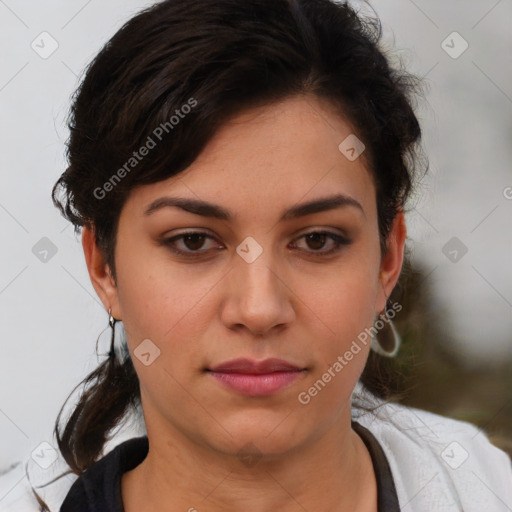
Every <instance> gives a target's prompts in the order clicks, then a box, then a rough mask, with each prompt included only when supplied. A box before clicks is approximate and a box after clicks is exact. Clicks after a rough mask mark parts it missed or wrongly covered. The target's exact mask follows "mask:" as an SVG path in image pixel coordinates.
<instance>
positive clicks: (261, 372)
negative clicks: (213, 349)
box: [207, 358, 306, 397]
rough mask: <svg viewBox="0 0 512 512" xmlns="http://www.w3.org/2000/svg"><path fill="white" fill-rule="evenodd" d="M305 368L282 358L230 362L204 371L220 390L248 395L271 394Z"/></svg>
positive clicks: (299, 375) (289, 382)
mask: <svg viewBox="0 0 512 512" xmlns="http://www.w3.org/2000/svg"><path fill="white" fill-rule="evenodd" d="M305 370H306V369H305V368H299V367H298V366H295V365H294V364H291V363H289V362H287V361H283V360H282V359H275V358H271V359H265V360H264V361H252V360H250V359H233V360H232V361H227V362H225V363H221V364H219V365H217V366H214V367H213V368H208V369H207V371H208V372H209V373H210V375H211V376H212V377H214V379H215V380H216V381H217V382H219V383H220V384H221V385H222V386H223V387H224V388H226V389H229V390H231V391H235V392H237V393H240V394H243V395H248V396H254V397H256V396H260V397H261V396H266V395H272V394H275V393H277V392H278V391H281V390H282V389H284V388H286V387H288V386H289V385H291V384H292V383H293V382H294V381H296V380H297V379H298V378H299V377H301V376H302V375H303V374H304V372H305Z"/></svg>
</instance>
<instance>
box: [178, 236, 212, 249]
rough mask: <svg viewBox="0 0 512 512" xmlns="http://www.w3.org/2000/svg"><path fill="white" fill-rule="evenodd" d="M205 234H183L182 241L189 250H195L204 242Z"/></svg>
mask: <svg viewBox="0 0 512 512" xmlns="http://www.w3.org/2000/svg"><path fill="white" fill-rule="evenodd" d="M205 238H206V237H205V236H204V235H203V234H201V233H193V234H192V235H185V236H183V243H184V244H185V246H186V247H187V249H190V250H191V251H197V250H198V249H201V247H202V246H203V244H204V241H205Z"/></svg>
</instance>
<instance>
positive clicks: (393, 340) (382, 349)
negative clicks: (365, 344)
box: [370, 308, 402, 357]
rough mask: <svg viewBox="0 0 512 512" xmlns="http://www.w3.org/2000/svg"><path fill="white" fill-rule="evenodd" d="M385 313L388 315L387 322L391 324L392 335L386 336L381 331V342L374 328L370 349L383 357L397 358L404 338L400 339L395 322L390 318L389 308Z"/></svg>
mask: <svg viewBox="0 0 512 512" xmlns="http://www.w3.org/2000/svg"><path fill="white" fill-rule="evenodd" d="M384 311H385V314H386V320H385V322H386V323H387V324H389V327H390V330H391V335H389V334H385V333H384V332H382V330H381V332H380V334H379V335H380V336H381V339H380V340H379V339H378V338H377V336H376V335H375V334H374V331H376V329H375V327H374V328H373V329H372V336H371V338H372V340H371V345H370V348H371V350H373V351H374V352H375V353H376V354H379V355H381V356H383V357H395V356H396V355H397V354H398V349H399V348H400V345H401V344H402V338H401V337H400V334H398V331H397V330H396V327H395V324H394V323H393V320H391V318H389V316H388V312H387V308H386V309H385V310H384ZM382 321H383V322H384V320H382Z"/></svg>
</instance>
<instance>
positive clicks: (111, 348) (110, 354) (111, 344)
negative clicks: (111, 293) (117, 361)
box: [108, 308, 117, 360]
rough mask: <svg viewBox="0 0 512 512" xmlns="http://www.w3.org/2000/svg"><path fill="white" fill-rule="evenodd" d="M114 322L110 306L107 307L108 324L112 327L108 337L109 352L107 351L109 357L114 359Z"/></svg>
mask: <svg viewBox="0 0 512 512" xmlns="http://www.w3.org/2000/svg"><path fill="white" fill-rule="evenodd" d="M116 322H117V320H116V319H115V318H114V317H113V316H112V308H108V324H109V325H110V328H111V329H112V335H111V338H110V352H109V353H108V357H109V359H112V360H113V359H114V358H115V357H116V353H115V351H114V341H115V337H116Z"/></svg>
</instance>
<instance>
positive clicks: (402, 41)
mask: <svg viewBox="0 0 512 512" xmlns="http://www.w3.org/2000/svg"><path fill="white" fill-rule="evenodd" d="M151 3H152V2H144V1H141V0H138V1H137V0H109V1H108V2H101V3H100V2H97V1H92V0H89V1H87V0H68V1H66V2H64V1H63V0H59V1H57V0H49V1H46V2H44V3H42V2H35V1H26V2H20V1H18V0H1V1H0V46H1V47H2V48H4V51H3V52H2V66H1V68H0V109H1V119H2V124H1V134H0V144H1V151H0V172H1V184H2V186H1V187H0V229H1V232H2V251H1V265H0V314H1V322H0V348H1V353H2V356H1V357H0V382H1V386H0V432H1V433H2V435H1V436H0V470H2V469H5V468H7V467H8V466H9V464H10V463H11V462H12V461H16V460H21V459H23V458H25V457H26V456H28V455H29V454H30V453H31V452H32V450H34V449H35V447H36V446H38V445H39V444H40V443H41V441H44V440H47V441H48V442H50V443H52V440H53V437H52V431H53V426H54V422H55V419H56V416H57V414H58V412H59V410H60V408H61V406H62V404H63V403H64V401H65V399H66V398H67V396H68V394H69V393H70V392H71V390H72V389H73V388H74V386H76V385H77V384H78V383H79V382H80V381H81V380H82V379H83V378H84V377H85V376H86V375H87V374H88V373H89V372H90V371H92V369H94V368H95V367H96V366H97V364H98V359H97V356H96V353H95V344H96V340H97V339H98V336H99V337H100V339H99V352H100V353H105V352H106V351H107V347H108V332H107V330H106V327H107V320H108V319H107V314H106V312H105V310H104V308H103V305H102V304H101V302H100V301H99V299H98V298H97V296H96V294H95V292H94V290H93V288H92V285H91V283H90V280H89V277H88V274H87V270H86V266H85V261H84V258H83V252H82V248H81V245H80V238H79V237H78V236H76V235H75V234H74V232H73V228H72V227H71V225H69V224H68V223H67V221H65V220H64V219H63V218H62V217H61V216H60V214H59V213H58V211H57V210H56V209H55V208H54V206H53V204H52V202H51V199H50V192H51V188H52V186H53V184H54V183H55V181H56V180H57V178H58V177H59V175H60V174H61V173H62V172H63V171H64V170H65V167H66V164H65V159H64V142H65V140H66V139H67V136H68V132H67V128H66V124H65V122H66V115H67V109H68V108H69V102H70V97H71V94H72V93H73V91H74V90H75V88H76V87H77V85H78V79H79V76H80V73H81V72H82V70H83V69H84V67H85V66H86V65H87V64H88V63H89V62H90V60H91V59H92V58H93V57H94V55H95V54H96V53H97V52H98V50H99V49H100V48H101V46H102V45H103V44H104V43H105V42H106V41H107V40H108V39H109V38H110V37H111V36H112V35H113V34H114V33H115V32H116V30H117V29H118V28H119V27H120V26H121V25H122V24H123V23H124V22H125V21H126V20H127V19H128V18H130V17H131V16H133V14H135V13H136V12H137V11H138V10H140V9H142V8H144V7H145V6H147V5H150V4H151ZM352 3H353V5H354V6H356V7H357V8H360V9H362V10H363V11H365V12H370V11H369V10H368V7H367V6H365V5H364V3H363V2H357V1H354V2H352ZM372 6H373V8H374V9H375V11H376V12H377V13H378V15H379V16H380V18H381V21H382V24H383V28H384V41H383V46H384V48H385V49H386V51H388V52H389V55H390V57H391V58H392V59H399V60H401V61H402V62H403V63H404V64H405V65H406V67H407V68H408V69H409V71H412V72H413V73H415V74H417V75H418V76H420V77H423V79H424V82H425V84H426V86H427V89H426V93H425V98H424V99H421V98H420V99H419V103H418V107H417V111H418V114H419V117H420V121H421V123H422V126H423V130H424V150H425V153H426V154H427V156H428V158H429V161H430V169H429V173H428V175H427V177H426V178H425V179H424V180H423V181H422V183H421V184H420V186H419V187H418V189H417V192H416V196H415V198H414V199H413V201H412V202H411V204H410V207H409V211H408V213H407V223H408V232H409V240H408V253H409V263H408V266H407V268H406V269H405V270H404V273H403V276H402V278H401V280H400V286H399V287H398V288H397V289H396V290H395V292H394V293H393V296H392V297H391V298H392V299H394V300H398V301H399V302H400V303H401V304H403V306H404V309H403V310H402V312H401V313H400V314H399V315H398V316H397V317H396V318H395V324H396V326H397V328H398V330H399V331H400V333H401V335H402V338H403V340H404V343H403V346H402V349H401V351H400V354H399V356H398V357H397V358H396V359H395V360H386V361H384V362H383V364H384V366H385V368H386V369H387V370H388V371H389V372H390V375H391V376H392V380H391V381H390V383H391V387H392V388H393V389H394V390H396V391H397V392H400V393H401V397H400V401H402V402H403V403H407V404H409V405H413V406H415V407H419V408H423V409H427V410H430V411H433V412H437V413H440V414H443V415H446V416H451V417H453V418H457V419H463V420H466V421H471V422H472V423H474V424H476V425H478V426H480V427H481V428H482V429H484V430H485V432H487V433H488V435H489V436H490V437H491V440H492V441H493V442H494V443H495V444H497V445H498V446H500V447H501V448H502V449H505V450H507V451H508V452H509V453H512V442H511V438H512V258H511V255H512V140H511V135H512V83H511V82H512V80H511V79H512V30H511V27H512V3H511V2H510V1H506V0H500V1H496V0H458V1H455V0H449V1H447V0H428V1H427V0H415V1H412V0H386V1H385V2H384V1H381V2H372Z"/></svg>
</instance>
